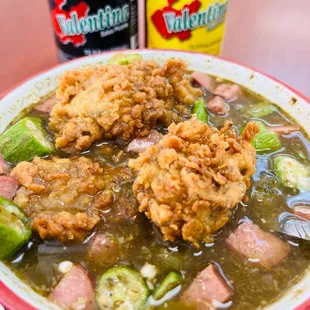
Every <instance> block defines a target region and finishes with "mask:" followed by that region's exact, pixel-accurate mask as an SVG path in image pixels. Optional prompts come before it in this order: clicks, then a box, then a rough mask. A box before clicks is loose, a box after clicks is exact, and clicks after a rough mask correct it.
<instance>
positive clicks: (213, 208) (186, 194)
mask: <svg viewBox="0 0 310 310" xmlns="http://www.w3.org/2000/svg"><path fill="white" fill-rule="evenodd" d="M231 126H232V124H231V123H230V122H226V123H225V125H224V127H223V129H222V130H220V131H219V130H217V129H216V128H214V127H211V126H208V125H207V124H204V123H202V122H201V121H199V120H197V119H196V118H192V119H190V120H188V121H186V122H182V123H179V124H177V125H176V124H172V125H170V126H169V132H168V134H167V135H166V136H164V137H163V138H162V139H161V140H160V142H159V143H158V144H157V145H155V146H153V147H150V148H148V149H147V150H146V151H144V152H143V153H141V154H140V155H139V157H138V158H137V159H131V160H130V161H129V166H130V167H131V168H133V169H134V170H135V171H136V172H137V178H136V180H135V182H134V184H133V191H134V195H135V196H136V198H137V200H138V202H139V204H140V206H139V210H140V212H145V214H146V215H147V216H148V217H149V218H150V219H151V220H152V222H154V223H155V224H156V225H157V226H158V227H159V228H160V230H161V232H162V234H163V236H164V238H165V239H166V240H170V241H175V240H176V239H177V238H178V237H182V238H183V239H184V240H187V241H189V242H191V243H193V244H194V245H195V246H196V247H199V242H200V241H205V242H208V241H210V239H211V238H212V234H213V233H214V232H216V231H217V230H218V229H220V228H221V227H222V226H223V225H225V224H226V222H227V221H228V219H229V216H230V213H231V210H232V209H233V208H234V207H235V206H236V205H237V204H238V203H239V202H240V201H241V200H242V199H243V197H244V196H245V194H246V190H247V188H249V186H250V178H251V177H252V175H253V174H254V172H255V165H256V159H255V149H254V148H253V147H252V146H251V145H250V144H249V143H248V141H247V140H244V139H243V138H242V137H240V138H239V137H237V135H236V134H235V133H234V132H233V131H231V130H230V129H231ZM253 126H256V125H253ZM253 126H252V131H253V130H254V129H253ZM247 128H249V127H247ZM246 130H247V129H246ZM244 134H245V133H244ZM246 137H248V135H246Z"/></svg>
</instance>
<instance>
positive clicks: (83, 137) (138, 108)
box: [49, 59, 202, 152]
mask: <svg viewBox="0 0 310 310" xmlns="http://www.w3.org/2000/svg"><path fill="white" fill-rule="evenodd" d="M56 95H57V104H56V105H55V106H54V107H53V110H52V112H51V116H50V120H49V128H50V129H51V130H53V131H55V133H56V147H57V148H61V149H66V151H69V152H70V151H72V152H73V151H74V150H84V149H87V148H89V147H90V146H91V144H92V143H93V142H94V141H98V140H101V139H112V138H120V139H123V140H130V139H133V138H136V137H143V136H146V135H148V134H149V132H150V130H151V129H152V128H154V127H155V126H156V124H158V123H162V124H164V125H165V126H168V125H170V124H171V123H172V122H180V121H182V118H181V116H179V113H177V112H176V110H180V111H181V110H182V113H184V104H186V105H187V107H186V108H185V112H186V111H188V112H189V106H188V105H189V104H193V103H194V101H195V100H196V99H197V98H198V97H200V96H201V95H202V91H201V89H199V88H196V87H193V86H192V85H191V77H190V76H189V75H187V73H186V65H185V63H184V62H183V61H182V60H176V59H170V60H168V61H167V62H166V63H165V64H164V66H163V67H162V68H161V67H159V65H158V64H157V63H155V62H152V61H136V62H134V63H133V64H130V65H104V66H97V67H89V68H82V69H78V70H73V71H68V72H66V73H65V74H64V75H63V76H62V77H61V80H60V85H59V87H58V90H57V93H56Z"/></svg>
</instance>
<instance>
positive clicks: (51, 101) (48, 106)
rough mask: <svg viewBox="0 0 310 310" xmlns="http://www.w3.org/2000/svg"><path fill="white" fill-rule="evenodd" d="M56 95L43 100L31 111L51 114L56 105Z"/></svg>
mask: <svg viewBox="0 0 310 310" xmlns="http://www.w3.org/2000/svg"><path fill="white" fill-rule="evenodd" d="M56 102H57V100H56V95H53V96H51V97H49V98H47V99H45V100H44V101H43V102H42V103H40V104H38V105H36V106H35V107H34V108H33V109H34V110H35V111H38V112H42V113H48V114H49V113H51V111H52V109H53V107H54V105H55V104H56Z"/></svg>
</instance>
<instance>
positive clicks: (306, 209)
mask: <svg viewBox="0 0 310 310" xmlns="http://www.w3.org/2000/svg"><path fill="white" fill-rule="evenodd" d="M293 213H294V214H295V215H298V216H300V217H303V218H305V219H306V220H308V221H310V206H295V207H293Z"/></svg>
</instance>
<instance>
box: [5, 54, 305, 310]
mask: <svg viewBox="0 0 310 310" xmlns="http://www.w3.org/2000/svg"><path fill="white" fill-rule="evenodd" d="M135 51H136V52H137V53H139V52H154V53H156V52H176V53H185V54H192V55H193V56H194V55H201V56H206V55H207V56H208V57H210V58H214V59H218V60H223V61H225V62H227V63H230V64H234V65H237V66H240V67H244V68H247V69H249V70H251V71H253V72H256V73H259V74H261V75H263V76H265V77H267V78H269V79H270V80H272V81H273V82H275V83H277V84H279V85H281V86H283V87H284V88H286V89H288V90H289V91H291V92H292V93H293V94H294V95H296V96H297V97H299V98H301V99H303V100H304V101H306V102H307V103H308V104H310V98H308V97H307V96H305V95H304V94H302V93H300V92H299V91H297V90H296V89H294V88H292V87H291V86H289V85H287V84H286V83H284V82H282V81H280V80H278V79H277V78H275V77H274V76H272V75H269V74H266V73H264V72H262V71H260V70H258V69H256V68H253V67H251V66H248V65H245V64H243V63H240V62H237V61H234V60H232V59H229V58H226V57H222V56H216V55H209V54H206V53H201V52H193V51H185V50H179V49H147V48H139V49H136V50H134V49H123V50H113V51H107V52H102V53H99V54H94V55H89V56H84V57H81V58H76V59H73V60H70V61H67V62H65V63H58V64H56V65H54V66H51V67H49V68H47V69H45V70H41V71H39V72H37V73H35V74H32V75H30V76H29V77H28V78H26V79H23V80H22V81H21V82H19V83H16V84H15V85H13V86H12V87H10V88H9V89H7V90H5V91H4V92H3V93H1V94H0V102H1V100H2V99H3V98H5V97H6V96H8V95H9V94H10V93H12V92H14V91H15V90H16V89H18V88H19V87H21V86H22V85H24V84H25V83H27V82H28V81H31V80H32V79H34V78H37V77H39V76H41V75H43V74H44V73H48V72H49V71H52V70H53V69H56V68H59V67H61V66H63V65H65V64H68V63H79V62H80V61H81V59H85V58H88V59H90V58H95V57H98V56H100V55H109V54H111V55H113V54H126V53H133V52H135ZM1 304H2V305H3V306H4V307H5V309H7V310H15V308H14V307H15V305H18V307H19V308H18V309H20V310H36V308H34V307H32V306H31V305H30V304H28V302H27V300H24V299H22V298H20V297H19V296H17V295H16V294H15V293H14V291H12V290H10V289H9V288H8V287H7V286H6V285H5V283H3V282H1V279H0V305H1ZM309 308H310V298H308V300H306V301H304V302H303V303H302V304H300V305H298V306H297V307H296V308H295V310H308V309H309Z"/></svg>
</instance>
